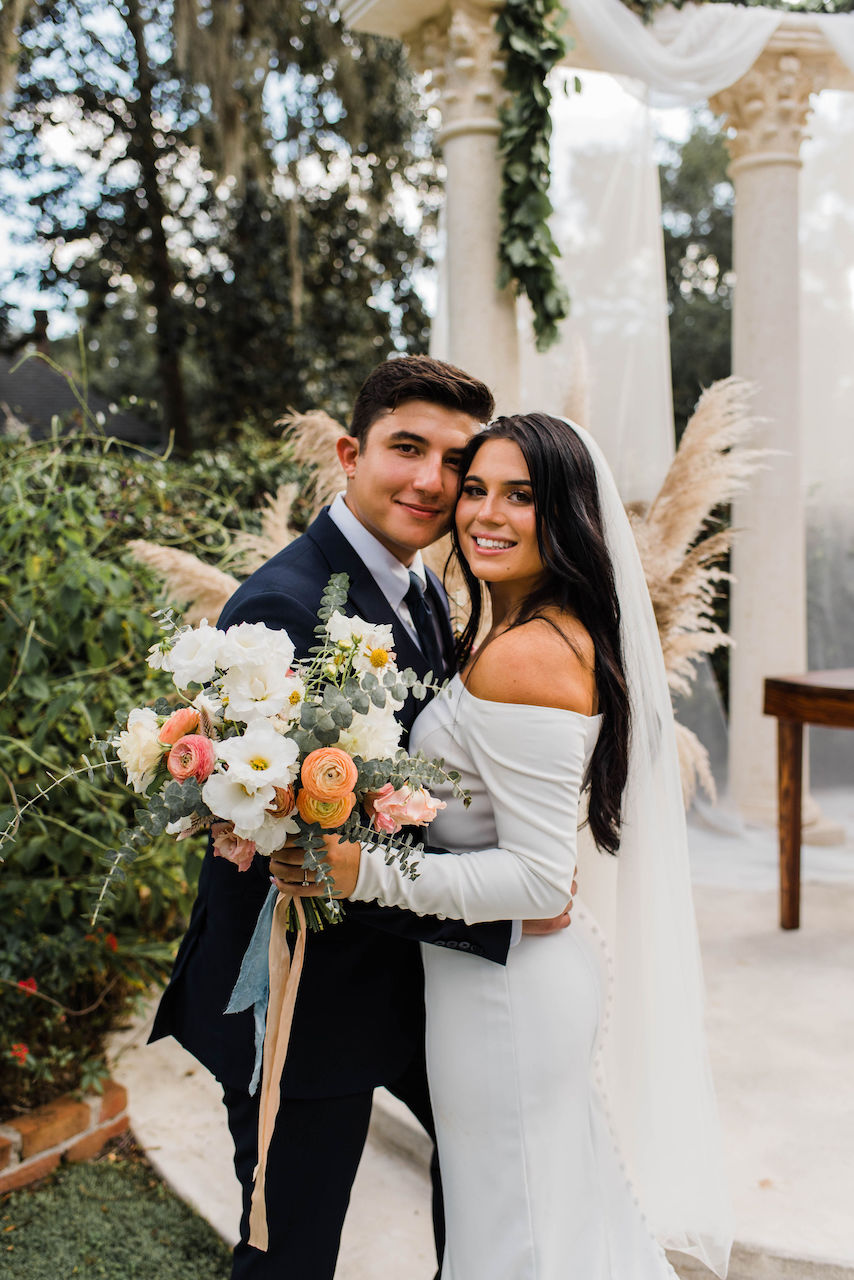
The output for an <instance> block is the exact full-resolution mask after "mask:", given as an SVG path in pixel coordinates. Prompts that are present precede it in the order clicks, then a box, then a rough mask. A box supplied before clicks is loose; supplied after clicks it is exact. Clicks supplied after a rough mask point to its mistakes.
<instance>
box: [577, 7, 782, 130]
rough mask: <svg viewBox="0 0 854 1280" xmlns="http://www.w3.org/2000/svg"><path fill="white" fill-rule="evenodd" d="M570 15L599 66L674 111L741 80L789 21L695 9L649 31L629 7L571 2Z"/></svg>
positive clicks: (759, 12) (669, 16)
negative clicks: (627, 78) (672, 106)
mask: <svg viewBox="0 0 854 1280" xmlns="http://www.w3.org/2000/svg"><path fill="white" fill-rule="evenodd" d="M568 9H569V16H570V19H571V21H572V24H573V26H574V27H575V28H576V30H577V31H578V34H579V36H580V38H581V40H582V41H583V43H584V47H585V49H586V50H587V51H588V52H589V53H590V54H591V55H592V56H593V58H594V59H595V64H596V66H598V67H599V68H601V70H603V71H610V72H612V73H613V74H614V75H623V76H631V77H633V78H635V79H637V80H641V81H643V83H644V84H645V85H648V86H649V88H650V89H653V90H655V91H656V92H657V93H658V94H659V95H661V97H662V98H663V99H665V100H666V101H667V103H669V104H675V103H677V102H681V103H688V102H697V101H700V100H701V99H703V98H709V97H711V96H712V94H715V93H719V92H720V90H721V89H725V88H726V87H727V85H730V84H732V83H733V82H734V81H735V80H738V79H739V78H740V77H741V76H743V75H744V74H745V72H747V71H748V70H749V69H750V67H751V66H752V65H753V63H754V62H755V61H756V59H757V58H758V57H759V54H760V53H761V52H762V50H763V49H764V48H765V45H766V44H767V43H768V41H769V39H770V38H771V36H772V35H773V33H774V31H775V30H776V29H777V27H778V26H779V24H780V20H781V17H782V14H781V13H780V11H779V9H777V10H771V9H761V8H758V9H744V8H741V7H739V6H738V5H733V4H714V5H704V4H691V5H687V6H686V7H685V8H684V9H678V10H677V9H665V10H662V11H660V12H659V13H658V14H657V15H656V17H655V20H654V21H653V22H652V23H650V24H649V25H648V26H645V25H644V23H643V22H641V20H640V18H639V17H638V16H637V14H635V13H633V12H632V11H631V10H630V9H627V8H626V6H625V5H624V4H623V3H622V0H570V2H569V4H568ZM662 105H663V103H662Z"/></svg>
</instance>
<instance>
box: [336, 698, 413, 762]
mask: <svg viewBox="0 0 854 1280" xmlns="http://www.w3.org/2000/svg"><path fill="white" fill-rule="evenodd" d="M402 733H403V725H402V724H400V723H399V721H397V720H395V718H394V708H393V707H392V705H391V703H390V702H386V705H385V706H384V707H375V706H374V705H373V703H371V705H370V707H369V708H368V710H367V712H365V714H364V715H361V714H356V715H354V716H353V722H352V724H351V725H350V727H349V729H342V730H341V732H340V734H339V735H338V742H337V743H336V746H339V747H341V749H342V750H343V751H349V753H350V755H351V756H361V757H362V759H363V760H386V759H387V758H388V757H389V756H393V755H394V754H395V752H396V751H397V749H398V747H399V746H400V738H401V735H402Z"/></svg>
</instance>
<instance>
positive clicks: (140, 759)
mask: <svg viewBox="0 0 854 1280" xmlns="http://www.w3.org/2000/svg"><path fill="white" fill-rule="evenodd" d="M159 732H160V721H159V719H158V718H157V716H156V715H155V714H154V712H153V711H152V710H151V708H150V707H134V709H133V711H131V713H130V715H129V716H128V722H127V728H126V729H124V730H122V732H121V733H120V734H119V736H118V737H117V738H114V739H113V746H114V747H116V748H117V752H116V754H117V755H118V757H119V759H120V760H121V762H122V764H123V765H124V767H125V773H126V774H127V780H128V782H129V783H130V784H131V786H132V787H133V789H134V791H138V792H140V793H144V792H145V791H147V790H148V787H149V786H150V785H151V782H152V780H153V778H154V775H155V773H156V772H157V766H158V765H159V763H160V761H161V759H162V757H163V753H164V750H165V748H164V746H163V744H162V743H161V742H159V741H158V738H157V735H158V734H159Z"/></svg>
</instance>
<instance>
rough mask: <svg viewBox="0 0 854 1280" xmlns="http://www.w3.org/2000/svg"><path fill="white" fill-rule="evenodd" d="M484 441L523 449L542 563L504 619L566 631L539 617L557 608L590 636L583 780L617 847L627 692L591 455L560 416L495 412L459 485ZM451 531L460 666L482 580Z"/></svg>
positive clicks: (475, 441) (466, 459) (604, 836)
mask: <svg viewBox="0 0 854 1280" xmlns="http://www.w3.org/2000/svg"><path fill="white" fill-rule="evenodd" d="M490 440H511V441H512V442H513V443H514V444H516V445H518V446H519V448H520V449H521V451H522V456H523V457H524V459H525V462H526V463H527V466H528V473H529V475H530V478H531V487H532V490H533V499H534V513H535V516H536V527H537V545H538V547H539V551H540V555H541V557H542V560H543V564H544V566H545V568H546V576H545V580H544V582H543V584H542V585H541V586H540V587H538V588H537V589H536V590H534V591H532V592H531V594H530V595H529V596H528V597H527V598H526V599H525V600H524V601H523V603H522V606H521V608H520V610H519V612H518V613H517V615H516V616H515V617H514V618H513V620H512V621H511V623H510V625H511V627H518V626H521V625H522V624H523V623H525V622H530V621H531V620H532V619H533V618H543V619H544V621H547V622H551V625H552V626H555V630H557V631H558V632H559V633H560V634H561V635H563V632H562V631H560V628H559V627H557V626H556V624H555V623H554V622H552V621H551V619H549V618H547V617H545V616H544V610H547V609H549V608H558V609H560V610H563V611H565V612H567V613H571V614H573V615H574V616H575V617H576V618H578V620H579V622H581V624H582V625H583V626H584V627H585V628H586V629H587V631H588V633H589V634H590V638H591V640H592V641H593V648H594V652H595V668H594V674H595V679H596V690H597V694H598V698H599V711H600V712H601V714H602V717H603V720H602V729H601V731H600V734H599V739H598V741H597V743H596V747H595V750H594V752H593V757H592V759H591V761H590V766H589V769H588V773H587V778H586V782H587V783H589V786H590V802H589V806H588V821H589V823H590V829H591V832H592V834H593V838H594V840H595V841H596V844H597V845H598V846H599V848H600V849H604V850H606V851H607V852H608V853H616V852H617V850H618V848H619V847H620V813H621V807H622V796H623V789H624V787H625V785H626V775H627V773H628V757H629V719H630V716H629V695H628V691H627V688H626V677H625V672H624V670H623V657H622V645H621V643H620V604H619V600H618V599H617V589H616V584H615V581H614V569H613V566H612V564H611V558H610V556H609V554H608V548H607V545H606V543H605V532H604V528H603V524H602V514H601V509H600V504H599V489H598V486H597V484H596V471H595V468H594V466H593V461H592V459H591V457H590V454H589V453H588V452H587V449H586V448H585V446H584V444H583V443H582V441H581V439H580V438H579V436H578V435H577V434H576V433H575V432H574V431H573V430H572V428H571V427H570V426H569V424H568V423H566V422H562V421H561V420H560V419H559V418H550V417H549V416H548V414H545V413H528V414H517V415H515V416H514V417H507V418H496V420H495V421H494V422H492V423H491V424H490V425H489V426H488V427H487V428H486V430H485V431H481V432H480V433H479V434H478V435H476V436H473V437H472V439H471V440H470V441H469V443H468V445H467V446H466V449H465V451H464V452H463V455H462V458H461V460H460V492H462V485H463V483H464V482H465V478H466V476H467V475H468V473H469V471H470V470H471V467H472V462H473V460H474V457H475V455H476V454H477V452H478V450H479V449H481V448H482V447H483V446H484V445H485V444H486V443H487V442H488V441H490ZM451 536H452V539H453V543H454V549H455V551H456V554H457V558H458V560H459V562H460V566H461V568H462V572H463V576H464V578H465V581H466V585H467V587H468V592H469V596H470V598H471V614H470V617H469V621H468V624H467V625H466V628H465V630H464V631H463V633H462V635H461V636H460V638H459V641H458V643H457V660H458V663H459V665H460V667H462V666H464V665H465V663H466V662H467V661H468V660H469V658H470V657H471V653H472V648H473V646H474V642H475V638H476V636H477V633H478V629H479V627H480V621H481V617H482V614H483V584H482V583H481V582H480V580H479V579H478V578H476V577H475V575H474V574H473V573H472V571H471V568H470V567H469V565H468V562H467V561H466V559H465V557H464V556H463V554H462V551H461V549H460V544H459V539H458V537H457V531H456V528H454V527H452V530H451ZM564 639H566V637H565V636H564ZM569 643H570V642H569V640H567V644H569Z"/></svg>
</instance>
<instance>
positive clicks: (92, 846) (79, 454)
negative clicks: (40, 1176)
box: [0, 406, 293, 1117]
mask: <svg viewBox="0 0 854 1280" xmlns="http://www.w3.org/2000/svg"><path fill="white" fill-rule="evenodd" d="M84 408H85V406H84ZM90 427H91V430H85V429H84V430H83V431H79V432H76V433H70V434H69V433H67V432H66V433H60V431H59V430H58V429H57V430H56V431H55V433H54V435H53V436H52V438H50V439H47V440H41V441H31V440H29V439H28V438H26V437H24V438H19V439H14V440H13V439H3V440H0V511H2V518H0V846H2V847H0V862H2V865H0V918H2V920H3V939H2V944H0V1026H2V1031H0V1117H2V1116H3V1115H4V1114H8V1113H9V1110H10V1109H11V1108H12V1107H13V1106H16V1105H17V1106H27V1105H37V1104H38V1103H40V1102H42V1101H45V1100H46V1099H48V1098H49V1097H51V1096H53V1095H55V1094H56V1093H58V1092H61V1091H63V1090H65V1089H69V1088H74V1087H77V1086H78V1085H81V1084H84V1085H85V1084H87V1082H89V1083H91V1081H93V1080H94V1079H96V1078H97V1074H98V1071H99V1070H102V1069H103V1068H102V1065H99V1064H100V1063H101V1062H102V1056H103V1055H102V1039H103V1035H104V1034H105V1032H106V1031H107V1030H109V1029H110V1027H111V1026H115V1025H116V1022H117V1021H121V1019H122V1017H123V1016H124V1013H125V1011H126V1010H127V1009H128V1007H129V1004H130V1002H131V1001H132V1000H133V999H134V997H135V995H136V993H137V992H139V991H140V990H141V988H142V987H143V986H145V985H147V984H148V983H149V982H151V981H152V980H155V979H158V978H161V977H162V976H163V975H164V974H165V972H166V970H167V968H168V965H169V961H170V958H171V954H172V951H173V944H172V940H173V939H174V938H176V937H177V936H178V935H179V934H180V933H181V931H182V929H183V924H184V920H185V917H186V914H187V912H188V910H189V905H190V902H191V897H192V894H191V887H192V886H194V885H195V881H196V878H197V873H198V866H199V864H200V861H201V857H202V854H203V852H204V841H203V839H196V840H188V841H185V842H183V843H182V844H181V845H179V846H177V847H176V845H175V843H174V842H173V841H171V840H161V841H156V840H155V841H154V842H151V843H149V844H147V845H146V848H145V850H144V852H142V853H141V854H140V859H139V861H138V863H136V864H135V866H134V869H133V873H132V874H130V875H128V876H127V878H126V879H125V881H124V882H123V883H122V884H121V886H120V887H119V889H118V892H117V895H116V903H115V908H114V910H113V913H112V915H111V919H110V925H109V928H110V932H109V933H104V932H103V931H100V932H98V931H95V932H93V931H92V930H91V929H90V927H89V924H88V919H87V917H88V914H89V911H90V908H91V885H92V881H93V880H94V879H100V878H101V865H102V864H101V859H102V858H103V857H104V856H105V855H106V853H107V852H108V851H109V850H110V849H112V848H113V847H114V846H115V843H116V840H117V839H118V838H119V836H120V834H121V832H123V831H124V830H125V829H126V828H127V826H128V824H129V822H130V821H132V809H133V801H132V799H131V798H129V797H128V796H127V795H126V794H125V793H124V792H123V791H122V790H121V789H120V788H118V787H116V786H110V785H109V780H108V778H107V776H106V773H107V770H106V769H105V768H104V767H103V765H102V766H101V767H100V768H99V767H98V762H96V761H93V769H92V772H91V774H88V771H87V770H86V767H85V765H84V764H83V761H82V760H81V745H83V744H85V743H87V742H88V741H89V739H90V738H91V737H93V736H96V737H100V736H102V734H103V733H104V732H105V731H106V730H107V729H108V728H109V726H110V724H111V723H112V722H113V721H114V720H115V719H116V717H117V715H118V713H119V711H120V710H122V709H123V708H126V707H127V706H129V705H134V704H144V703H145V702H147V701H149V700H151V699H152V698H153V697H154V696H155V694H156V690H155V688H154V684H153V673H151V672H150V671H149V670H148V669H147V667H146V665H145V662H144V661H143V660H142V658H143V657H144V655H145V653H146V651H147V650H148V648H149V647H150V645H151V644H152V643H154V641H155V640H156V639H157V638H158V632H157V624H156V622H155V621H154V620H153V619H152V617H151V613H152V610H153V608H154V607H155V606H156V604H157V603H159V602H160V598H161V597H160V591H161V589H160V588H159V586H158V585H157V584H156V582H155V580H154V578H153V576H151V575H150V574H149V573H148V571H146V570H145V569H144V568H142V567H141V566H140V565H139V564H138V563H136V562H133V561H131V560H130V558H129V557H128V556H127V555H126V552H125V544H126V542H127V541H128V540H129V539H130V538H133V537H143V538H155V539H157V540H158V541H160V542H163V543H167V544H168V543H174V544H180V545H181V546H182V547H183V548H186V549H192V550H193V551H195V552H196V554H198V555H200V556H203V557H207V558H210V559H214V560H215V559H216V558H217V557H218V556H219V555H220V554H221V548H222V547H223V546H224V545H228V544H229V542H230V538H229V536H228V534H227V533H226V532H225V530H224V522H225V523H227V525H228V527H229V528H231V529H241V528H246V529H249V530H251V531H254V529H256V528H257V523H258V522H257V517H256V516H254V514H253V512H252V504H253V502H254V501H255V498H256V496H257V495H259V494H260V493H261V492H263V490H264V489H265V488H269V486H270V481H271V475H272V476H273V478H274V479H275V478H277V475H276V469H275V462H276V458H275V457H274V454H276V453H277V454H278V469H279V473H281V470H282V463H281V453H282V450H281V445H276V446H275V447H274V445H273V444H272V442H269V443H268V447H267V449H265V450H263V451H261V452H260V456H259V453H258V451H256V450H255V447H254V444H253V442H252V441H247V442H246V443H245V447H237V448H235V449H234V450H232V451H231V452H230V453H229V454H228V456H225V455H224V453H216V454H211V455H210V456H209V457H208V456H206V455H198V456H197V458H196V460H195V462H194V463H193V465H192V466H191V467H183V468H182V467H181V465H180V464H178V463H176V462H174V461H172V460H171V459H169V458H161V457H156V456H152V455H147V454H144V453H139V452H135V453H132V452H129V451H127V450H124V449H122V448H121V447H119V446H117V445H116V443H115V442H114V441H112V442H111V441H108V440H106V439H104V438H103V437H102V436H100V435H99V434H98V432H97V429H96V428H95V426H94V425H93V424H90ZM285 471H286V474H285V476H284V477H283V478H290V476H291V475H292V474H293V472H292V469H288V468H287V467H285ZM69 764H71V765H72V766H73V765H79V766H80V768H81V774H80V776H79V777H77V778H75V779H74V780H73V782H69V783H68V784H67V785H61V786H54V784H53V783H52V782H51V777H53V778H57V779H58V778H60V777H61V776H62V775H64V774H66V773H67V772H68V769H69ZM87 774H88V776H87ZM48 788H51V789H52V793H51V795H50V802H49V803H42V802H41V795H40V793H43V792H44V791H45V790H46V789H48ZM26 806H30V807H29V809H28V811H27V822H26V824H25V825H23V826H21V828H20V830H18V824H19V817H20V813H21V811H22V810H23V809H24V808H25V807H26ZM105 938H106V939H109V944H107V943H105V941H104V939H105ZM113 944H114V945H113ZM30 980H32V982H34V983H35V985H36V991H35V992H32V991H31V989H30V988H31V986H32V982H31V981H30ZM21 982H25V983H27V984H28V985H27V986H26V987H21V986H19V985H18V984H19V983H21ZM84 1011H85V1012H84Z"/></svg>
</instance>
